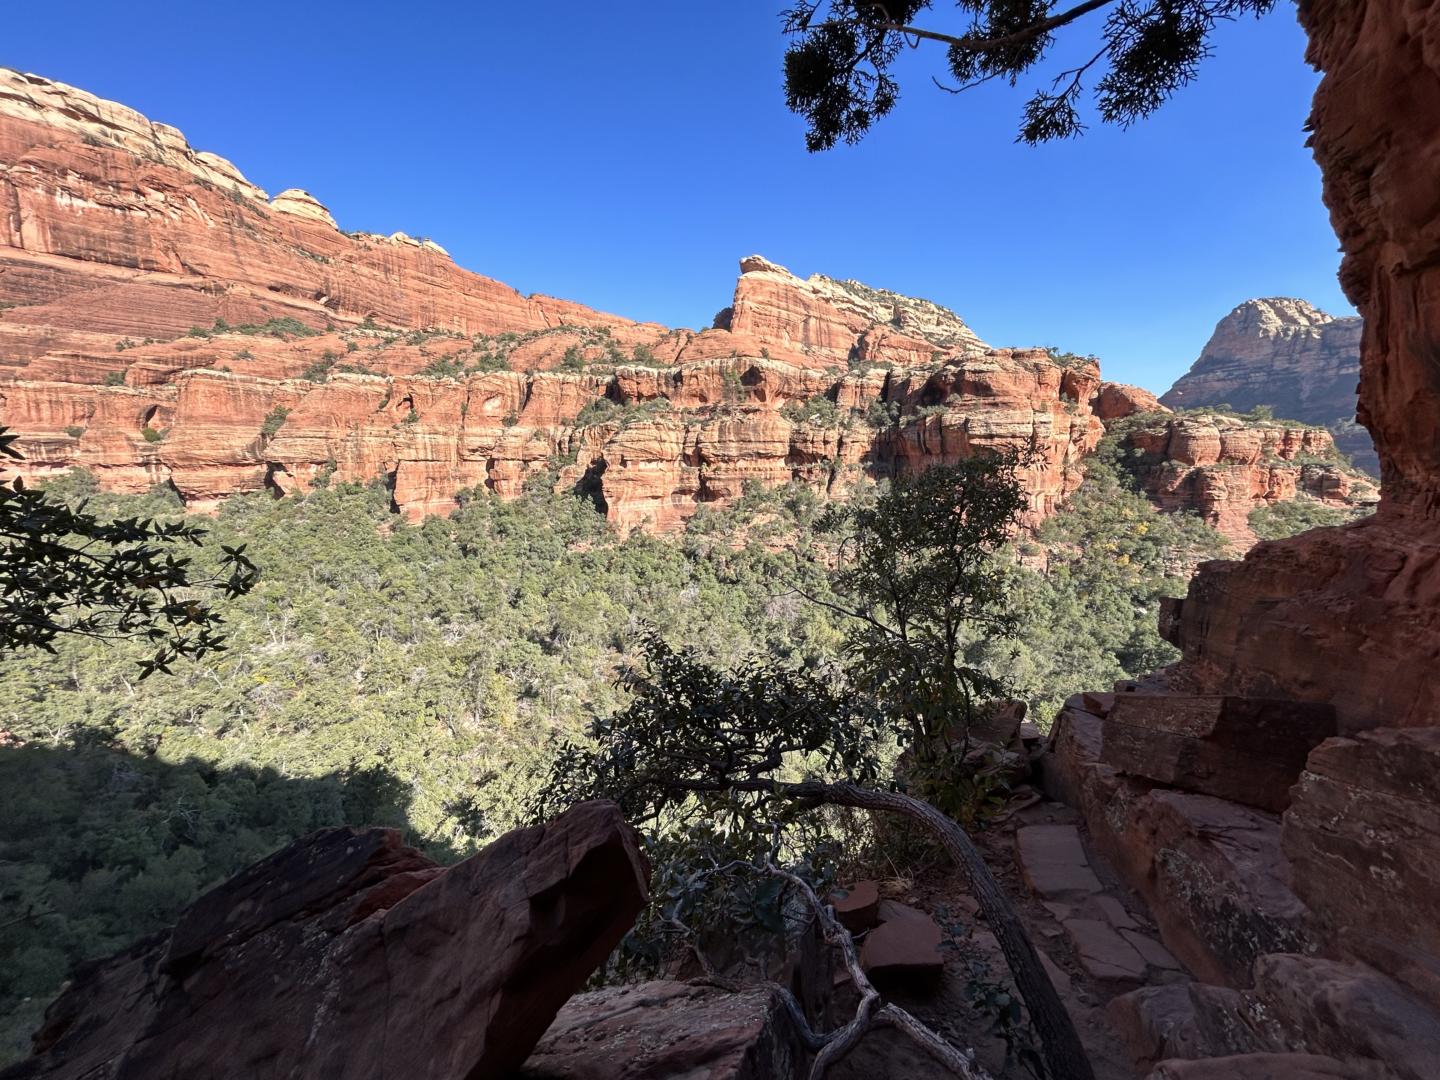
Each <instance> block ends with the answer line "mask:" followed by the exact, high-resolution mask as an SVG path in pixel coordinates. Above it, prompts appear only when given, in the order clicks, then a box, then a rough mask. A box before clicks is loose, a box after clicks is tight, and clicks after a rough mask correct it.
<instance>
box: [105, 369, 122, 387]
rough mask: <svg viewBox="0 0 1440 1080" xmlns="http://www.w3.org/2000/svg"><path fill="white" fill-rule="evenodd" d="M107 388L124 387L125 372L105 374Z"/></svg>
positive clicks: (108, 372)
mask: <svg viewBox="0 0 1440 1080" xmlns="http://www.w3.org/2000/svg"><path fill="white" fill-rule="evenodd" d="M105 385H106V386H124V385H125V373H124V372H123V371H107V372H106V373H105Z"/></svg>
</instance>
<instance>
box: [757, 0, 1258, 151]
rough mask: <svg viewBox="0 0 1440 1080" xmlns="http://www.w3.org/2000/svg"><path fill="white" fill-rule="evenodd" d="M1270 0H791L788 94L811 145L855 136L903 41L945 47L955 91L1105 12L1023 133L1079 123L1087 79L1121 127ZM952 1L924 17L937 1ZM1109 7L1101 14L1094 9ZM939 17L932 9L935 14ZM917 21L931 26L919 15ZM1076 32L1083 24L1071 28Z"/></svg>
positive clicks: (999, 72) (1037, 137) (891, 82)
mask: <svg viewBox="0 0 1440 1080" xmlns="http://www.w3.org/2000/svg"><path fill="white" fill-rule="evenodd" d="M1274 6H1275V0H1082V2H1080V3H1077V4H1075V5H1074V6H1073V7H1067V8H1063V9H1061V8H1060V6H1059V5H1058V4H1057V3H1055V2H1054V0H955V2H954V3H953V4H943V3H942V4H935V3H932V0H885V2H884V3H876V2H873V0H797V3H796V4H795V6H794V7H793V8H790V9H788V10H787V11H785V12H784V15H783V18H784V30H785V33H787V34H789V35H791V36H792V38H793V41H792V42H791V44H790V46H789V48H788V49H787V50H786V53H785V98H786V102H787V104H788V105H789V107H790V109H791V110H792V111H794V112H796V113H799V114H800V115H801V116H803V117H804V118H805V120H806V123H807V124H808V126H809V130H808V131H807V133H806V136H805V143H806V146H808V147H809V149H810V150H812V151H818V150H828V149H830V148H831V147H833V146H834V145H835V144H836V143H837V142H839V141H841V140H844V141H845V142H849V143H855V142H858V141H859V140H860V139H861V138H863V137H864V135H865V134H866V132H868V131H869V130H870V128H871V126H872V125H873V124H874V123H875V122H876V121H877V120H879V119H880V118H881V117H883V116H885V115H886V114H887V113H889V112H890V110H891V109H893V108H894V107H895V103H896V101H898V100H899V97H900V85H899V83H898V81H897V80H896V77H895V74H894V68H895V65H896V62H897V61H898V60H899V59H900V56H901V55H902V53H903V52H904V50H905V49H906V48H907V47H913V48H921V47H935V48H937V49H938V48H943V49H944V61H943V73H944V77H945V78H946V79H947V80H948V81H947V82H942V81H940V80H939V79H935V82H936V85H938V86H940V87H941V88H942V89H945V90H950V91H952V92H954V93H959V92H961V91H963V90H967V89H970V88H971V87H974V86H978V85H980V84H981V83H986V82H990V81H992V80H996V79H998V80H1002V81H1004V82H1008V83H1009V84H1010V85H1011V86H1015V85H1016V84H1017V83H1018V82H1019V81H1020V79H1021V77H1022V76H1024V75H1027V74H1029V73H1030V72H1032V71H1033V70H1035V69H1036V68H1039V67H1041V66H1042V65H1044V64H1045V62H1046V61H1047V60H1048V59H1050V58H1051V57H1052V56H1053V55H1054V53H1055V52H1056V51H1057V48H1056V47H1057V46H1058V44H1059V43H1060V38H1061V32H1062V31H1064V30H1065V29H1066V28H1068V27H1070V26H1071V25H1072V24H1079V23H1080V22H1081V20H1084V19H1086V17H1087V16H1091V15H1094V17H1095V19H1101V18H1103V22H1102V23H1101V25H1100V27H1099V35H1098V41H1087V42H1086V44H1085V47H1084V48H1083V51H1082V52H1081V53H1080V54H1079V56H1078V58H1077V60H1076V61H1075V62H1074V65H1073V66H1070V67H1059V65H1055V66H1056V67H1059V70H1057V71H1055V73H1054V74H1053V75H1050V76H1049V79H1048V83H1047V82H1046V81H1044V80H1043V78H1042V83H1041V85H1040V87H1039V88H1038V89H1036V90H1035V91H1034V93H1033V94H1032V96H1031V97H1030V99H1029V100H1028V101H1027V102H1026V104H1025V107H1024V111H1023V113H1022V116H1021V121H1020V134H1019V139H1020V140H1021V141H1023V142H1027V143H1031V144H1034V143H1040V142H1045V141H1047V140H1050V139H1063V138H1069V137H1072V136H1075V135H1078V134H1080V132H1081V131H1082V130H1083V129H1084V124H1083V122H1082V121H1081V117H1080V109H1079V103H1080V101H1081V98H1082V97H1083V95H1084V94H1085V91H1086V79H1087V78H1088V77H1090V76H1091V74H1092V72H1093V73H1096V74H1097V75H1098V79H1097V80H1096V81H1095V82H1094V85H1093V91H1092V93H1093V96H1094V99H1095V106H1096V109H1097V111H1098V114H1099V116H1100V119H1101V120H1102V121H1103V122H1105V123H1113V124H1120V125H1122V126H1128V125H1130V124H1132V123H1134V122H1135V121H1136V120H1141V119H1144V118H1145V117H1147V116H1149V115H1150V114H1151V113H1153V112H1154V111H1155V110H1156V109H1158V108H1159V107H1160V106H1161V105H1162V104H1164V103H1165V101H1166V100H1167V99H1168V98H1169V97H1170V96H1171V95H1172V94H1173V93H1174V92H1175V91H1176V90H1178V89H1179V88H1181V87H1183V86H1185V85H1186V84H1187V83H1189V82H1190V81H1191V80H1192V79H1194V78H1195V75H1196V72H1197V71H1198V69H1199V65H1200V61H1202V60H1204V59H1205V58H1206V57H1207V56H1209V55H1210V52H1211V46H1210V36H1211V34H1212V33H1213V31H1214V30H1215V27H1216V25H1217V24H1218V23H1220V22H1224V21H1231V20H1235V19H1240V18H1242V17H1245V16H1256V17H1258V16H1260V15H1264V14H1266V13H1267V12H1268V11H1270V10H1271V9H1272V8H1273V7H1274ZM937 7H938V8H947V7H949V8H953V9H954V12H953V14H952V15H951V16H950V18H949V19H948V21H947V20H945V19H941V21H940V22H939V23H935V24H931V23H929V18H930V12H931V9H932V8H937ZM1102 12H1103V13H1104V14H1103V16H1102V15H1101V13H1102ZM937 17H938V16H937ZM916 20H922V21H925V22H926V23H927V25H923V26H922V25H917V22H916ZM1076 36H1078V35H1076Z"/></svg>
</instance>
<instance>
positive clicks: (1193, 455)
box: [1112, 411, 1379, 550]
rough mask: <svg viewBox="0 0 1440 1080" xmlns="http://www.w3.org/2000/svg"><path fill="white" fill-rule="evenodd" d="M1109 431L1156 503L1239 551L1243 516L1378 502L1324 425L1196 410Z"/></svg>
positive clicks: (1248, 538)
mask: <svg viewBox="0 0 1440 1080" xmlns="http://www.w3.org/2000/svg"><path fill="white" fill-rule="evenodd" d="M1112 431H1113V434H1114V435H1115V436H1116V438H1117V439H1118V441H1119V444H1120V452H1121V455H1122V458H1121V460H1122V461H1123V463H1124V465H1125V467H1126V468H1127V469H1128V471H1129V472H1130V473H1131V474H1132V475H1133V476H1134V477H1135V478H1136V480H1137V481H1138V482H1139V486H1140V489H1141V490H1142V491H1144V492H1145V494H1146V495H1147V496H1148V497H1149V498H1150V500H1151V501H1152V502H1154V503H1155V505H1156V506H1158V507H1159V508H1160V509H1162V510H1171V511H1190V512H1193V513H1195V514H1198V515H1199V517H1200V518H1201V520H1203V521H1204V522H1205V523H1206V524H1208V525H1210V526H1212V527H1213V528H1215V529H1216V530H1217V531H1219V532H1220V533H1221V534H1222V535H1223V536H1225V537H1226V538H1227V539H1228V540H1230V541H1231V543H1232V544H1233V545H1236V546H1237V547H1238V548H1239V549H1241V550H1243V549H1245V548H1248V547H1249V546H1250V545H1251V544H1253V543H1254V542H1255V533H1254V531H1253V527H1252V524H1251V520H1250V515H1251V514H1252V513H1254V511H1256V510H1258V509H1261V508H1263V507H1272V506H1276V505H1278V504H1281V503H1289V502H1293V501H1294V500H1296V499H1303V500H1310V501H1313V502H1315V503H1318V504H1320V505H1321V506H1325V507H1329V508H1333V509H1335V510H1338V511H1340V512H1342V513H1344V514H1346V515H1356V514H1360V513H1367V512H1369V510H1370V509H1371V508H1372V507H1373V506H1374V504H1375V502H1376V501H1377V500H1378V499H1379V489H1378V487H1377V485H1376V484H1375V483H1374V482H1373V481H1372V479H1371V478H1370V477H1369V476H1368V475H1366V474H1365V473H1363V472H1361V471H1360V470H1358V469H1356V468H1354V467H1353V466H1351V465H1350V464H1348V463H1347V462H1346V461H1345V460H1344V458H1343V457H1342V456H1341V454H1340V453H1339V451H1338V450H1337V448H1336V446H1335V441H1334V438H1333V437H1332V436H1331V434H1330V433H1329V432H1328V431H1326V430H1325V429H1324V428H1319V427H1307V426H1304V425H1299V424H1295V423H1291V422H1287V421H1283V420H1278V421H1271V420H1256V419H1249V418H1244V417H1237V416H1233V415H1230V414H1227V413H1207V412H1204V411H1199V412H1186V413H1185V414H1182V415H1174V414H1166V413H1163V412H1154V413H1145V414H1138V415H1136V416H1135V417H1134V418H1133V419H1130V420H1129V421H1128V422H1125V423H1121V424H1113V423H1112Z"/></svg>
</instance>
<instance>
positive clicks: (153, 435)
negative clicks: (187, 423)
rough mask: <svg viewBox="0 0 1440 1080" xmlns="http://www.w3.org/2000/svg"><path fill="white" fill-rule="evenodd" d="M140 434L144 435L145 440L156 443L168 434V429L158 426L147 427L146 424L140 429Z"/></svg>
mask: <svg viewBox="0 0 1440 1080" xmlns="http://www.w3.org/2000/svg"><path fill="white" fill-rule="evenodd" d="M140 434H141V435H142V436H143V437H144V439H145V441H146V442H148V443H158V442H161V441H163V440H164V438H165V436H166V435H168V434H170V429H169V428H160V429H158V430H157V429H156V428H153V427H149V426H148V425H147V426H146V427H143V428H141V429H140Z"/></svg>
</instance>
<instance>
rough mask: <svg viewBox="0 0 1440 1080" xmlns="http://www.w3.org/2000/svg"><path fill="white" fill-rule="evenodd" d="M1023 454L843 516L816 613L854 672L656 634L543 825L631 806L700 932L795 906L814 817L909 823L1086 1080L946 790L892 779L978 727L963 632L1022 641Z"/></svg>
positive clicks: (572, 761) (1037, 966)
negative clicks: (826, 814)
mask: <svg viewBox="0 0 1440 1080" xmlns="http://www.w3.org/2000/svg"><path fill="white" fill-rule="evenodd" d="M1019 460H1020V455H1018V454H1004V455H1002V454H992V455H986V456H983V457H977V458H975V459H971V460H969V461H966V462H962V463H960V464H958V465H954V466H942V467H936V468H933V469H931V470H928V471H927V472H925V473H923V474H921V475H920V476H918V477H913V478H903V479H901V480H899V481H898V482H896V483H895V484H894V485H893V486H892V488H891V489H890V491H888V492H887V493H885V494H884V495H882V496H881V497H880V498H879V499H878V500H877V501H876V503H875V504H874V505H873V506H872V507H868V508H863V509H862V508H851V509H849V510H845V511H838V512H837V513H836V515H834V516H833V520H832V526H838V527H841V528H843V529H844V530H845V533H846V536H845V539H844V541H843V542H842V543H841V545H840V547H841V565H840V567H839V568H838V569H837V571H836V573H835V575H834V580H833V585H834V588H835V591H836V593H837V594H838V596H839V597H840V599H839V601H838V602H836V601H830V600H821V601H820V602H822V603H824V604H825V606H827V607H829V608H830V609H832V610H834V611H837V612H840V613H843V614H844V615H845V616H846V617H847V618H848V619H850V620H851V621H852V622H853V623H854V627H853V630H854V633H853V636H852V639H851V641H850V643H849V648H848V652H847V656H846V658H845V661H844V663H843V664H841V665H835V666H833V667H831V668H827V669H819V670H813V669H797V668H794V667H790V666H787V665H784V664H781V663H776V662H775V661H773V660H771V659H769V658H763V657H757V658H752V659H751V660H750V661H749V662H747V663H744V664H742V665H740V666H738V667H736V668H733V669H730V670H725V669H722V668H718V667H716V666H713V665H710V664H707V663H705V662H703V661H702V660H701V659H699V658H698V657H697V656H696V655H694V654H693V653H692V652H688V651H685V650H677V649H674V648H672V647H671V646H669V645H668V644H667V643H666V642H665V641H664V640H663V639H662V638H661V637H660V636H659V635H657V634H654V633H652V634H650V635H649V636H648V637H647V638H646V640H645V643H644V661H645V662H644V665H643V667H642V668H641V669H639V670H638V671H635V672H633V673H632V674H631V675H630V676H629V679H628V682H629V688H630V689H631V690H632V691H633V693H634V698H633V700H632V701H631V703H630V704H629V706H627V707H626V708H625V709H623V710H622V711H621V712H619V713H618V714H616V715H614V716H611V717H606V718H603V719H600V720H598V721H596V722H595V723H593V724H592V725H591V727H590V730H589V739H588V740H587V741H585V742H583V743H579V742H571V743H567V744H564V745H563V747H562V748H561V750H560V751H559V753H558V755H557V758H556V761H555V764H554V766H553V770H552V773H551V777H550V782H549V784H548V785H546V787H545V789H544V792H543V794H542V795H541V797H540V801H539V806H538V807H537V810H538V814H537V816H539V817H542V818H543V817H547V816H550V815H552V814H554V813H556V812H558V811H559V810H560V809H562V808H563V807H565V806H567V805H571V804H573V803H575V802H578V801H581V800H584V799H590V798H611V799H614V800H615V801H616V802H618V803H619V805H620V807H621V809H622V810H623V811H624V812H625V814H626V817H627V818H628V819H629V820H630V821H632V822H633V823H635V824H637V825H638V826H640V827H642V828H644V829H646V831H647V833H648V835H649V837H650V844H651V851H652V855H658V856H659V857H658V858H657V859H656V861H657V863H658V864H659V873H658V875H657V877H658V881H657V884H656V886H655V889H654V894H655V899H654V901H653V905H652V908H653V910H652V912H651V918H652V921H658V922H661V923H664V924H667V925H669V926H672V927H675V928H677V929H679V930H681V931H685V932H687V933H688V932H693V930H694V929H695V928H694V927H693V926H691V925H688V922H689V920H691V918H692V913H696V912H700V913H703V914H705V915H706V916H707V917H708V918H710V919H714V918H715V917H716V916H717V914H718V915H720V916H722V917H723V916H726V915H728V916H729V917H730V918H731V920H732V921H735V922H739V921H741V920H743V919H748V918H753V917H754V912H755V911H756V907H757V904H756V900H757V898H760V897H763V898H764V899H767V900H768V901H770V902H771V906H772V908H773V906H774V905H775V904H777V903H778V902H779V901H780V900H781V899H783V897H782V896H781V894H780V892H779V890H778V888H777V881H776V878H775V876H774V875H773V873H767V871H768V870H770V869H772V868H773V866H774V862H775V860H777V859H779V858H781V857H782V856H784V855H789V856H791V857H792V858H795V857H799V858H801V859H802V860H805V861H808V856H809V855H810V854H811V853H809V852H806V851H804V850H802V848H803V841H801V842H797V841H796V837H797V834H799V833H800V830H801V829H802V828H803V822H804V820H805V818H806V816H807V815H809V814H811V813H812V812H814V811H815V810H817V809H818V808H819V807H822V806H839V807H851V808H858V809H861V810H866V811H872V812H878V813H884V814H899V815H903V816H904V817H905V818H907V819H908V820H909V821H910V822H911V823H913V824H917V825H919V826H920V827H921V828H922V829H924V830H926V831H927V832H929V833H930V834H931V835H932V836H933V837H934V838H935V839H936V840H937V841H938V842H939V844H940V845H941V846H942V847H943V848H944V849H945V851H946V852H947V853H948V854H949V855H950V857H951V858H952V859H953V860H954V861H955V863H956V864H957V866H958V867H959V868H960V869H961V871H962V872H963V873H964V874H965V876H966V878H967V880H968V883H969V886H970V890H971V892H972V894H973V895H974V897H975V899H976V901H977V902H978V903H979V904H980V906H981V908H982V909H983V911H984V912H985V916H986V920H987V922H988V924H989V926H990V927H991V928H992V930H993V931H994V933H995V935H996V938H997V940H998V941H999V943H1000V945H1001V948H1002V950H1003V951H1004V954H1005V958H1006V960H1007V962H1008V963H1009V965H1010V968H1011V971H1012V973H1013V975H1014V979H1015V984H1016V987H1017V989H1019V991H1020V993H1021V995H1022V996H1023V997H1024V999H1025V1002H1026V1005H1027V1006H1028V1008H1029V1011H1030V1015H1031V1018H1032V1021H1033V1023H1034V1025H1035V1028H1036V1030H1037V1032H1038V1033H1039V1034H1040V1037H1041V1040H1042V1043H1043V1050H1044V1059H1045V1063H1046V1065H1047V1066H1048V1067H1049V1070H1050V1072H1051V1075H1053V1076H1054V1077H1056V1078H1057V1080H1086V1078H1088V1077H1090V1076H1091V1072H1090V1068H1089V1065H1088V1063H1087V1061H1086V1058H1085V1054H1084V1050H1083V1048H1082V1047H1081V1045H1080V1042H1079V1039H1078V1037H1077V1035H1076V1033H1075V1030H1074V1027H1073V1025H1072V1024H1071V1022H1070V1019H1069V1017H1068V1015H1067V1014H1066V1012H1065V1008H1064V1006H1063V1005H1062V1004H1061V1002H1060V1000H1059V997H1058V996H1057V995H1056V993H1055V989H1054V987H1053V986H1052V985H1051V983H1050V980H1049V978H1048V976H1047V975H1046V974H1045V972H1044V969H1043V967H1042V966H1041V963H1040V960H1039V957H1038V956H1037V955H1036V953H1035V950H1034V947H1033V946H1032V945H1031V943H1030V941H1029V939H1028V938H1027V937H1026V935H1025V932H1024V929H1023V927H1022V925H1021V923H1020V920H1019V918H1018V917H1017V915H1016V913H1015V911H1014V909H1013V907H1012V906H1011V904H1010V902H1009V900H1008V899H1007V898H1006V896H1005V894H1004V892H1003V891H1002V890H1001V888H1000V885H999V883H998V882H997V881H996V879H995V877H994V875H993V874H992V873H991V872H990V870H989V868H988V867H987V866H986V864H985V861H984V859H983V858H982V857H981V855H980V853H979V852H978V851H977V850H976V848H975V846H974V845H973V843H972V842H971V841H970V839H969V837H968V836H967V835H966V833H965V831H964V829H962V828H961V826H960V825H959V824H958V823H957V822H956V821H955V820H954V818H953V817H952V816H950V814H947V813H944V812H942V810H941V809H939V808H937V806H936V805H935V801H934V799H933V798H929V797H928V796H931V795H932V792H933V791H934V789H935V788H936V787H937V786H938V784H937V783H928V784H924V785H921V786H920V787H919V788H918V789H912V790H907V785H906V783H905V778H904V777H896V776H889V777H887V776H885V775H884V772H883V770H882V767H881V766H882V760H883V758H882V754H881V748H882V746H883V745H884V744H885V742H886V740H887V739H889V740H895V739H899V740H900V741H902V742H904V743H907V744H909V745H910V747H911V748H912V753H915V752H919V751H922V750H924V749H925V748H926V747H928V746H930V745H931V744H932V743H933V742H934V741H935V740H937V739H939V740H941V741H942V742H943V741H945V740H948V738H949V736H950V733H951V731H952V729H954V728H956V727H958V728H959V729H960V730H961V731H962V732H963V731H964V730H965V728H966V726H967V725H968V722H969V720H970V718H971V717H972V715H973V712H974V709H975V706H976V704H977V702H976V701H975V698H976V695H977V694H982V693H986V692H989V691H992V690H994V689H995V688H996V684H995V683H994V682H993V680H990V679H989V678H987V677H985V676H983V675H981V674H980V673H979V672H977V671H973V670H971V669H969V668H968V667H967V666H966V665H965V664H964V662H963V656H962V655H961V649H962V644H963V642H964V641H965V640H966V637H967V635H968V634H971V633H974V632H977V631H980V632H983V631H984V630H986V629H989V630H993V631H996V632H1008V631H1009V630H1010V629H1011V624H1012V622H1013V620H1012V619H1011V618H1010V616H1009V615H1008V614H1007V613H1006V611H1005V606H1004V602H1005V586H1004V583H1003V578H1002V575H1001V573H1000V571H999V570H998V569H997V568H996V567H995V566H994V565H993V559H994V556H995V554H996V549H997V548H998V547H999V546H1000V545H1001V544H1002V543H1003V542H1004V541H1005V540H1006V539H1007V538H1008V536H1009V534H1010V529H1011V527H1012V526H1013V525H1014V523H1015V521H1016V519H1017V517H1018V515H1019V513H1020V510H1021V509H1022V508H1023V506H1024V495H1023V491H1022V490H1021V488H1020V486H1019V482H1018V480H1017V479H1016V477H1015V468H1016V465H1017V462H1018V461H1019ZM929 760H930V762H931V763H932V764H936V763H938V764H939V765H942V766H948V767H958V766H960V765H961V764H962V762H961V761H960V759H959V758H957V757H955V756H946V757H944V758H940V759H937V758H935V757H933V756H931V758H930V759H929ZM938 772H939V769H938V768H937V769H935V770H934V773H938ZM931 780H932V781H936V780H938V777H937V776H935V775H932V776H931ZM917 794H918V795H919V796H921V797H917ZM947 809H948V808H947ZM787 838H789V839H790V840H791V841H792V842H791V843H789V844H787V843H786V840H787ZM767 889H769V890H771V891H769V892H766V890H767ZM717 892H719V893H721V894H722V896H723V900H724V901H725V903H722V904H720V905H719V907H718V910H717V905H716V902H715V897H716V893H717Z"/></svg>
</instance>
